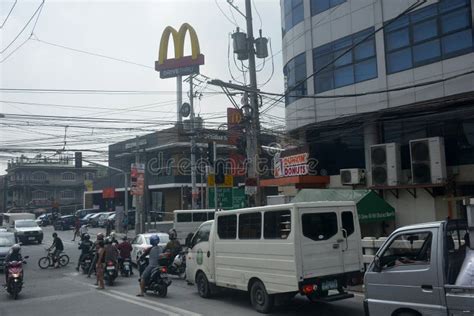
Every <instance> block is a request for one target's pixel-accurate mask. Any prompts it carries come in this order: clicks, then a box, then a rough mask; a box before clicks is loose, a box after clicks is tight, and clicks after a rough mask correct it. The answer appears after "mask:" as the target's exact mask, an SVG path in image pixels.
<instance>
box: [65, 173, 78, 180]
mask: <svg viewBox="0 0 474 316" xmlns="http://www.w3.org/2000/svg"><path fill="white" fill-rule="evenodd" d="M62 179H63V180H64V181H75V180H76V174H75V173H72V172H64V173H63V174H62Z"/></svg>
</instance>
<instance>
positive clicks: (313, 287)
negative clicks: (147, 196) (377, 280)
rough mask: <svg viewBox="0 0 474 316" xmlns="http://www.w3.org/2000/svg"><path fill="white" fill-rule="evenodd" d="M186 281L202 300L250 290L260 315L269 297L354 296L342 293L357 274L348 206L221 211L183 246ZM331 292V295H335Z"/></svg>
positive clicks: (356, 231) (355, 226)
mask: <svg viewBox="0 0 474 316" xmlns="http://www.w3.org/2000/svg"><path fill="white" fill-rule="evenodd" d="M188 246H189V251H188V255H187V267H186V276H187V280H188V282H190V283H195V284H196V285H197V289H198V292H199V295H200V296H202V297H204V298H207V297H210V296H211V295H212V293H213V292H214V291H215V290H216V289H218V288H219V287H226V288H232V289H237V290H242V291H248V292H250V299H251V303H252V305H253V306H254V308H255V309H256V310H257V311H259V312H264V313H266V312H269V311H270V310H271V308H272V306H273V304H274V300H275V297H277V298H291V297H292V296H294V295H295V294H297V293H301V294H303V295H307V296H308V297H309V298H310V299H312V300H331V301H333V300H337V299H344V298H349V297H352V296H353V295H352V294H349V293H346V292H345V290H344V288H345V287H346V286H347V284H348V283H350V281H351V279H352V278H353V277H357V276H359V275H360V274H361V272H362V271H363V260H362V247H361V235H360V228H359V220H358V217H357V211H356V206H355V204H354V203H353V202H310V203H293V204H284V205H274V206H264V207H255V208H246V209H239V210H233V211H221V212H217V213H216V214H215V219H214V220H210V221H207V222H204V223H203V224H201V226H200V227H199V229H198V231H197V232H196V233H195V234H194V236H193V238H192V239H191V241H190V243H189V245H188ZM334 291H336V292H334Z"/></svg>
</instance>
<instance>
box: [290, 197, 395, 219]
mask: <svg viewBox="0 0 474 316" xmlns="http://www.w3.org/2000/svg"><path fill="white" fill-rule="evenodd" d="M316 201H353V202H355V203H356V205H357V214H359V222H361V223H370V222H377V221H387V220H394V219H395V209H394V208H393V207H392V206H391V205H390V204H388V203H387V202H386V201H385V200H384V199H382V198H381V197H380V196H379V195H378V194H377V193H375V192H374V191H371V190H344V189H303V190H301V191H299V192H298V194H296V196H295V198H294V199H293V200H292V202H316Z"/></svg>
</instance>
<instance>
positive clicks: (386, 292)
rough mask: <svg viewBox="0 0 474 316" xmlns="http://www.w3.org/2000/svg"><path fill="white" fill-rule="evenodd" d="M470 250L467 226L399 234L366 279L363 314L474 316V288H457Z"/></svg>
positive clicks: (415, 228) (437, 225)
mask: <svg viewBox="0 0 474 316" xmlns="http://www.w3.org/2000/svg"><path fill="white" fill-rule="evenodd" d="M469 246H470V242H469V229H468V225H467V221H465V220H451V221H441V222H434V223H426V224H417V225H412V226H406V227H402V228H399V229H397V230H396V231H394V232H393V233H392V234H391V235H390V236H389V238H388V239H387V240H386V241H385V243H384V244H383V245H382V247H381V248H380V249H379V250H378V252H377V254H376V255H375V258H374V260H373V262H372V263H371V264H370V266H369V268H368V269H367V272H366V274H365V300H364V309H365V314H366V315H376V316H384V315H387V316H421V315H432V316H434V315H444V316H446V315H449V316H461V315H463V316H466V315H474V287H472V286H470V285H469V286H461V285H456V284H457V283H459V280H458V279H459V278H458V277H459V275H460V272H461V269H464V268H465V266H467V265H466V264H464V266H463V262H464V260H465V258H466V253H470V252H472V250H470V249H469ZM466 260H468V259H466ZM469 278H474V276H472V275H469ZM469 283H470V284H474V280H470V282H469Z"/></svg>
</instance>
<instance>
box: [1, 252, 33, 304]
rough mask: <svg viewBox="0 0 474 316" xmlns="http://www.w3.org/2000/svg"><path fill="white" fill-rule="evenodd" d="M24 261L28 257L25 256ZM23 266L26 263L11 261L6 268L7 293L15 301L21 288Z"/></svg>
mask: <svg viewBox="0 0 474 316" xmlns="http://www.w3.org/2000/svg"><path fill="white" fill-rule="evenodd" d="M24 259H28V256H25V257H24ZM23 264H26V261H24V260H23V261H12V262H10V263H8V265H7V266H6V268H7V269H8V272H7V273H8V278H7V284H6V288H7V292H8V293H9V294H10V295H11V296H12V297H13V299H15V300H16V299H18V294H20V292H21V289H22V287H23Z"/></svg>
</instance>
